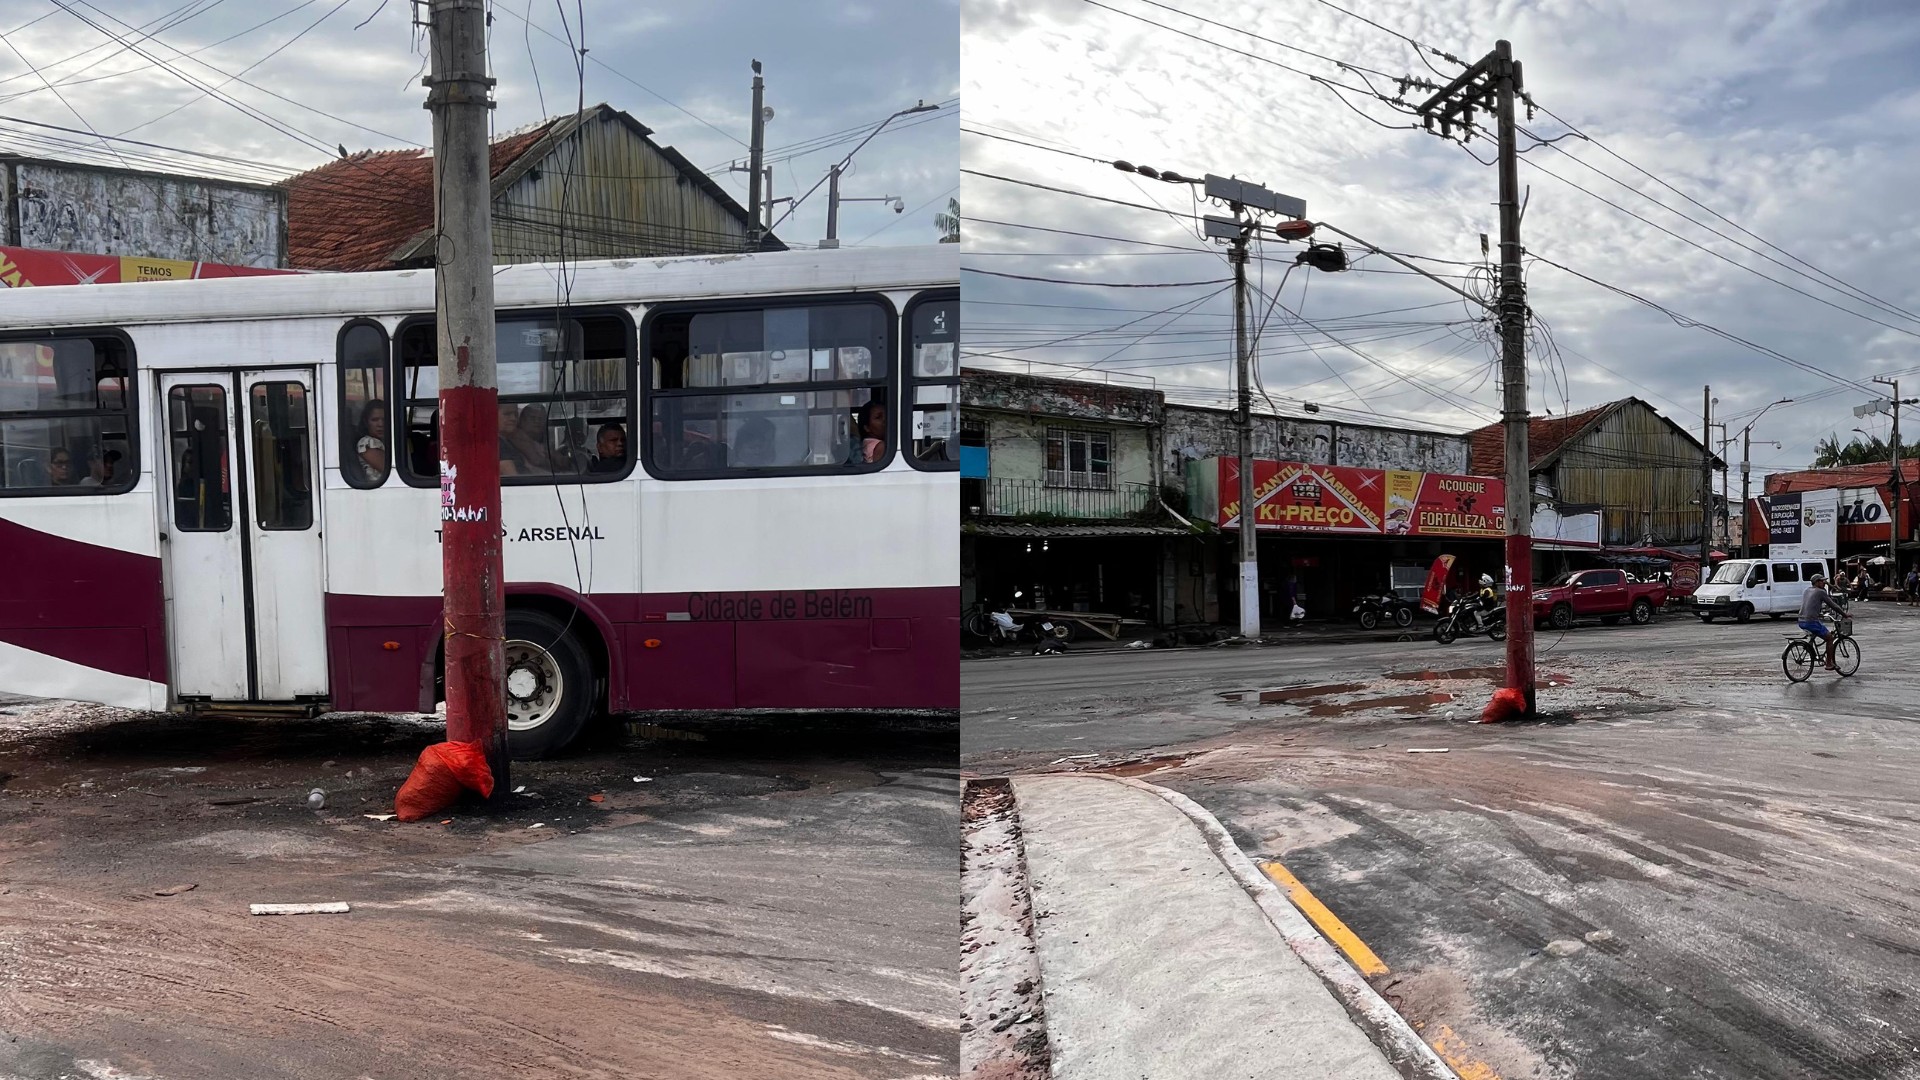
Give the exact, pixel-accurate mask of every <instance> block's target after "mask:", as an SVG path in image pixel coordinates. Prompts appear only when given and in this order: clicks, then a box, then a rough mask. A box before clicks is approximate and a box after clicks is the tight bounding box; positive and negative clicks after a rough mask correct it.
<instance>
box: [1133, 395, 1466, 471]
mask: <svg viewBox="0 0 1920 1080" xmlns="http://www.w3.org/2000/svg"><path fill="white" fill-rule="evenodd" d="M1161 452H1162V454H1163V461H1162V466H1161V473H1162V475H1164V476H1165V477H1166V479H1167V482H1168V483H1169V484H1173V485H1175V486H1177V487H1181V488H1183V489H1184V487H1185V485H1186V476H1187V463H1188V462H1189V461H1196V460H1199V459H1201V458H1209V457H1232V456H1234V455H1235V454H1238V453H1239V452H1240V442H1239V433H1238V430H1237V429H1236V428H1235V427H1234V426H1233V414H1232V413H1231V412H1229V411H1227V410H1225V409H1201V408H1194V407H1192V406H1187V405H1169V406H1167V409H1166V427H1165V437H1164V438H1163V439H1162V451H1161ZM1253 454H1254V456H1255V457H1259V458H1271V459H1273V460H1276V461H1304V462H1307V463H1309V464H1313V465H1350V466H1353V467H1355V468H1362V469H1414V470H1418V471H1421V472H1439V473H1465V472H1466V471H1467V437H1466V436H1465V435H1445V434H1434V433H1431V432H1420V431H1400V430H1396V429H1393V428H1380V427H1363V426H1358V425H1354V424H1336V423H1331V422H1327V421H1320V420H1294V419H1289V418H1285V417H1274V416H1259V415H1255V416H1254V418H1253Z"/></svg>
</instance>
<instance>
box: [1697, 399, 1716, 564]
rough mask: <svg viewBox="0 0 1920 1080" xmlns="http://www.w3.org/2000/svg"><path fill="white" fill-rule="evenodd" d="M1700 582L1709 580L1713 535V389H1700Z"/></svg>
mask: <svg viewBox="0 0 1920 1080" xmlns="http://www.w3.org/2000/svg"><path fill="white" fill-rule="evenodd" d="M1700 449H1701V450H1702V451H1704V453H1703V454H1701V456H1700V580H1702V581H1705V580H1706V579H1707V552H1708V550H1709V548H1708V547H1707V544H1708V543H1709V542H1710V540H1709V538H1710V537H1711V535H1712V533H1713V526H1712V522H1713V387H1711V386H1703V387H1701V388H1700Z"/></svg>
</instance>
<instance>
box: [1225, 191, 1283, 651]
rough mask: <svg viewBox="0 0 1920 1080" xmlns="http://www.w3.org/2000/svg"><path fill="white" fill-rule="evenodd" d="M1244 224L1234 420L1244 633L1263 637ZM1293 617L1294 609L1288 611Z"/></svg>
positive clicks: (1235, 258) (1238, 258)
mask: <svg viewBox="0 0 1920 1080" xmlns="http://www.w3.org/2000/svg"><path fill="white" fill-rule="evenodd" d="M1241 212H1242V208H1241V206H1240V204H1239V203H1234V204H1233V216H1234V217H1235V219H1239V218H1240V216H1241ZM1249 229H1250V226H1248V225H1246V224H1244V223H1243V225H1242V228H1241V229H1240V231H1239V234H1238V235H1236V236H1235V237H1234V238H1233V242H1232V244H1231V245H1230V246H1229V247H1228V248H1227V261H1228V262H1230V263H1232V264H1233V357H1234V372H1235V374H1234V379H1235V382H1234V385H1235V386H1237V387H1238V388H1239V392H1240V398H1239V401H1238V402H1237V403H1236V406H1235V411H1234V423H1235V424H1236V425H1237V426H1238V427H1239V429H1240V636H1241V637H1244V638H1257V637H1259V636H1260V525H1259V515H1257V514H1255V513H1254V510H1253V378H1252V375H1251V372H1252V370H1253V357H1252V356H1251V355H1250V354H1249V351H1248V349H1247V233H1248V231H1249ZM1288 618H1292V612H1288Z"/></svg>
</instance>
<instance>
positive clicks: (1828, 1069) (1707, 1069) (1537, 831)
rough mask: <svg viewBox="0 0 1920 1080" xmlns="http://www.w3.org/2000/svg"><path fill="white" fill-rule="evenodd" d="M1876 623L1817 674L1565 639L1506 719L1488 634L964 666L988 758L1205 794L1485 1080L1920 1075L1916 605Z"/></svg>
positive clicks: (1746, 638)
mask: <svg viewBox="0 0 1920 1080" xmlns="http://www.w3.org/2000/svg"><path fill="white" fill-rule="evenodd" d="M1856 615H1857V618H1858V622H1857V631H1858V637H1859V639H1860V642H1861V646H1862V650H1863V654H1864V658H1865V661H1864V663H1863V665H1862V668H1861V671H1860V674H1859V675H1858V676H1856V677H1855V678H1853V679H1851V680H1846V681H1842V680H1839V679H1837V678H1836V677H1834V676H1832V675H1829V674H1826V673H1820V674H1817V675H1816V676H1815V678H1814V680H1813V681H1812V682H1811V683H1809V684H1806V685H1802V686H1790V685H1788V683H1787V681H1786V679H1785V678H1784V676H1783V675H1782V673H1781V670H1780V664H1779V656H1780V651H1781V649H1782V647H1783V646H1784V645H1785V637H1786V635H1787V633H1788V632H1789V631H1790V629H1791V627H1790V626H1786V625H1783V624H1779V623H1772V622H1768V621H1764V620H1762V621H1758V622H1754V623H1750V624H1747V625H1737V624H1725V623H1716V624H1713V625H1711V626H1708V625H1702V624H1699V623H1697V622H1695V621H1694V620H1692V619H1688V618H1671V617H1670V618H1666V619H1663V620H1662V621H1660V622H1659V623H1657V624H1655V625H1654V626H1652V627H1619V628H1603V627H1592V628H1581V629H1577V630H1575V631H1573V632H1571V633H1569V634H1567V635H1565V636H1564V637H1561V636H1560V635H1556V634H1553V633H1547V634H1544V635H1543V636H1542V638H1541V640H1540V645H1541V648H1542V656H1541V662H1540V670H1541V677H1542V679H1543V681H1545V682H1551V683H1552V685H1545V684H1544V682H1543V688H1542V689H1541V692H1540V700H1541V705H1542V709H1543V712H1544V713H1545V714H1546V715H1545V717H1544V718H1543V719H1542V720H1541V721H1538V722H1533V723H1526V724H1516V725H1505V726H1479V725H1469V724H1467V723H1465V721H1466V720H1467V719H1468V718H1470V717H1473V716H1476V715H1478V713H1479V710H1480V708H1481V707H1482V706H1483V705H1484V704H1485V702H1486V700H1487V698H1488V696H1489V695H1490V692H1491V689H1492V687H1493V685H1494V683H1493V682H1492V681H1491V680H1490V678H1489V676H1490V675H1492V676H1495V677H1497V675H1498V667H1497V666H1498V665H1499V663H1500V661H1501V654H1500V647H1499V646H1497V645H1491V644H1488V643H1485V642H1468V643H1463V644H1458V645H1454V646H1449V647H1442V646H1438V645H1435V644H1433V643H1432V642H1431V641H1416V642H1410V643H1400V642H1391V641H1388V642H1382V643H1379V644H1371V645H1349V646H1325V647H1311V646H1309V647H1290V648H1284V649H1281V648H1269V649H1242V650H1226V649H1213V650H1197V651H1191V652H1174V653H1145V654H1141V653H1135V654H1131V655H1128V654H1116V655H1111V656H1098V657H1093V656H1089V657H1068V658H1065V659H1051V658H1039V659H1033V660H1020V661H1012V660H1009V661H990V662H981V663H975V664H968V665H966V666H965V667H964V668H963V687H964V690H965V695H966V696H965V699H964V702H963V709H964V712H963V716H964V720H963V725H964V736H963V744H962V754H963V763H964V766H965V768H966V769H967V770H968V771H970V772H979V773H984V774H995V773H1003V772H1007V771H1026V770H1034V769H1073V768H1108V767H1116V765H1117V766H1118V767H1119V768H1121V769H1122V771H1126V772H1128V773H1130V774H1132V775H1139V776H1143V777H1144V778H1146V779H1148V780H1150V781H1152V782H1154V783H1160V784H1165V785H1167V786H1170V787H1173V788H1175V789H1177V790H1180V791H1182V792H1185V793H1186V794H1188V795H1189V796H1191V797H1193V798H1194V799H1196V800H1198V801H1199V802H1200V803H1201V804H1202V805H1204V806H1206V807H1207V808H1208V809H1209V810H1211V811H1212V812H1213V813H1214V814H1216V815H1217V816H1218V817H1219V818H1220V819H1221V820H1222V821H1223V822H1224V823H1225V824H1226V825H1227V826H1228V828H1229V829H1231V830H1232V831H1233V833H1234V835H1235V838H1236V839H1237V840H1238V841H1239V843H1240V844H1241V846H1242V847H1243V848H1244V849H1246V850H1247V851H1248V852H1249V853H1250V854H1253V855H1255V856H1272V857H1278V858H1280V859H1281V860H1283V861H1284V862H1285V864H1286V865H1287V866H1288V867H1289V868H1290V869H1291V870H1292V871H1293V872H1294V874H1296V875H1297V876H1298V877H1300V878H1301V879H1302V880H1303V881H1305V882H1306V883H1307V885H1308V886H1309V887H1310V888H1311V889H1312V890H1313V891H1314V892H1315V893H1316V894H1317V895H1318V896H1319V897H1320V899H1321V900H1323V901H1324V902H1326V903H1327V905H1328V906H1330V907H1331V908H1332V909H1333V910H1334V911H1335V912H1336V913H1337V914H1338V915H1339V916H1340V917H1341V918H1342V919H1343V920H1345V921H1346V922H1347V923H1348V925H1350V926H1351V927H1352V928H1353V929H1354V930H1355V931H1356V932H1357V933H1358V934H1359V935H1360V937H1361V938H1363V939H1364V940H1365V941H1366V942H1367V943H1368V944H1369V945H1370V946H1371V947H1372V948H1373V950H1374V951H1375V952H1376V953H1378V954H1379V955H1380V957H1381V958H1382V959H1383V960H1384V961H1385V962H1386V963H1387V964H1388V965H1389V966H1390V967H1391V968H1392V972H1391V973H1390V974H1388V975H1386V976H1382V977H1380V978H1378V979H1377V980H1375V982H1376V985H1377V986H1378V987H1379V988H1380V989H1381V990H1382V991H1383V992H1384V993H1385V994H1386V995H1387V996H1388V997H1389V999H1390V1000H1392V1001H1394V1002H1395V1003H1396V1005H1397V1006H1398V1007H1400V1008H1401V1010H1402V1011H1403V1012H1404V1013H1405V1014H1406V1015H1407V1016H1408V1017H1409V1019H1411V1020H1413V1021H1414V1022H1415V1023H1416V1024H1419V1025H1422V1026H1423V1031H1424V1032H1425V1033H1426V1034H1427V1036H1428V1038H1429V1040H1430V1041H1436V1040H1440V1039H1444V1040H1445V1041H1446V1042H1447V1044H1448V1045H1449V1046H1450V1047H1451V1048H1452V1050H1453V1054H1452V1056H1453V1057H1454V1058H1455V1060H1456V1061H1457V1062H1459V1063H1461V1064H1462V1065H1464V1066H1466V1068H1464V1069H1463V1075H1469V1074H1470V1072H1469V1070H1471V1069H1473V1068H1483V1069H1484V1070H1485V1071H1484V1072H1479V1073H1472V1074H1473V1075H1478V1076H1482V1077H1485V1076H1502V1077H1507V1078H1509V1080H1513V1078H1518V1077H1583V1078H1585V1077H1591V1078H1604V1080H1625V1078H1641V1077H1645V1078H1655V1077H1662V1078H1664V1077H1676V1076H1687V1077H1727V1078H1759V1077H1765V1078H1773V1077H1780V1078H1788V1077H1793V1078H1799V1077H1807V1078H1813V1077H1821V1078H1828V1077H1835V1078H1838V1077H1857V1078H1885V1077H1920V990H1916V989H1915V987H1916V986H1920V920H1917V919H1916V916H1917V915H1920V901H1916V900H1915V899H1914V898H1915V897H1916V896H1920V709H1917V708H1915V707H1914V703H1915V701H1916V689H1915V688H1916V685H1920V684H1917V683H1916V680H1915V679H1914V678H1913V677H1912V675H1911V673H1912V672H1914V671H1915V670H1916V668H1920V611H1916V610H1914V609H1906V608H1898V607H1894V606H1892V605H1887V604H1870V605H1856ZM1394 675H1399V676H1410V677H1400V678H1394V677H1391V676H1394ZM1263 697H1264V698H1265V700H1262V699H1263ZM1450 716H1451V718H1449V717H1450ZM1443 748H1444V749H1445V750H1446V751H1447V752H1446V753H1422V754H1410V753H1408V752H1407V751H1408V750H1411V749H1423V750H1439V749H1443ZM1119 763H1131V764H1119Z"/></svg>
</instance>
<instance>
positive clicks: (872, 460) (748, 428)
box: [642, 298, 897, 480]
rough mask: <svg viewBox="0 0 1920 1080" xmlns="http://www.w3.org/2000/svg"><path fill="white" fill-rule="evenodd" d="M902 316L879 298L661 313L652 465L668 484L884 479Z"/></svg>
mask: <svg viewBox="0 0 1920 1080" xmlns="http://www.w3.org/2000/svg"><path fill="white" fill-rule="evenodd" d="M895 326H896V323H895V319H894V316H893V315H892V313H891V312H890V311H889V309H888V308H887V307H886V306H885V305H884V304H883V303H881V302H878V301H875V300H872V299H868V298H848V299H845V300H829V301H819V300H816V301H811V302H800V303H794V302H781V301H773V302H770V303H761V304H742V305H740V306H731V305H729V306H726V307H720V306H709V305H702V306H700V307H698V308H692V309H687V308H681V309H675V308H674V307H672V306H670V305H666V306H662V307H660V308H656V309H655V310H654V311H653V312H652V313H651V314H650V316H649V318H648V321H647V325H646V330H645V335H646V344H645V349H646V357H647V361H648V363H647V370H648V371H649V372H650V373H651V378H650V379H649V385H648V387H647V391H646V393H647V399H646V424H647V426H646V428H645V429H644V431H643V432H642V435H643V438H644V443H645V446H644V453H643V459H644V461H645V462H646V464H647V468H648V471H649V472H651V473H652V474H653V475H655V476H658V477H661V478H662V479H669V480H691V479H698V478H708V479H714V478H720V477H727V476H764V475H775V474H783V473H794V474H809V473H811V474H822V473H844V472H847V471H852V470H858V471H861V472H868V471H874V470H877V469H881V468H884V467H885V466H886V464H887V462H888V461H889V460H891V459H892V456H893V441H894V435H893V432H894V431H896V430H897V426H896V425H895V424H894V423H893V417H892V416H891V415H890V411H891V410H890V409H889V407H888V406H889V403H890V402H891V401H892V400H893V384H894V378H893V368H894V363H893V356H894V354H893V336H894V327H895Z"/></svg>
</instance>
